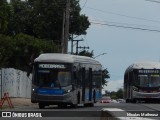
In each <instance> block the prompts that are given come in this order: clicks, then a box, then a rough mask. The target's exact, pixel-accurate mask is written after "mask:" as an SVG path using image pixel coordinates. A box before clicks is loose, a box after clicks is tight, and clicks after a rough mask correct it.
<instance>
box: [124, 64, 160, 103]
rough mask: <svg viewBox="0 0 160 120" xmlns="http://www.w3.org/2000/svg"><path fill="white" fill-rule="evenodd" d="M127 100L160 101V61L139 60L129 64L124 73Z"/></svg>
mask: <svg viewBox="0 0 160 120" xmlns="http://www.w3.org/2000/svg"><path fill="white" fill-rule="evenodd" d="M124 98H125V99H126V102H133V103H135V102H138V101H139V102H142V101H143V102H160V63H158V62H139V63H134V64H132V65H131V66H129V67H128V68H127V70H126V72H125V75H124Z"/></svg>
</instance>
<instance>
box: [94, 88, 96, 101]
mask: <svg viewBox="0 0 160 120" xmlns="http://www.w3.org/2000/svg"><path fill="white" fill-rule="evenodd" d="M93 101H94V103H96V92H95V90H94V92H93Z"/></svg>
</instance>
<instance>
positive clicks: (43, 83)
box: [36, 69, 71, 88]
mask: <svg viewBox="0 0 160 120" xmlns="http://www.w3.org/2000/svg"><path fill="white" fill-rule="evenodd" d="M36 81H37V85H38V86H40V87H51V88H54V87H65V86H68V85H70V84H71V72H69V71H66V70H53V69H51V70H49V69H47V70H43V69H40V70H38V71H37V80H36Z"/></svg>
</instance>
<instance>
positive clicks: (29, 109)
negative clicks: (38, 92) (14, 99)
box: [0, 103, 160, 120]
mask: <svg viewBox="0 0 160 120" xmlns="http://www.w3.org/2000/svg"><path fill="white" fill-rule="evenodd" d="M102 111H103V112H102ZM3 112H11V115H12V117H7V118H0V119H1V120H3V119H4V120H6V119H7V120H8V119H9V120H21V119H22V118H21V117H26V118H23V119H28V118H27V117H30V118H29V120H32V119H35V118H32V117H33V116H37V117H38V118H36V120H37V119H38V120H44V119H45V120H64V119H65V120H107V118H108V117H110V116H116V117H118V118H120V119H125V120H128V119H133V118H134V120H136V119H137V120H139V119H140V118H141V119H147V120H148V119H160V104H148V103H136V104H132V103H103V104H101V103H97V104H95V106H94V107H84V106H83V105H79V106H78V108H71V107H70V106H68V107H66V108H58V107H57V106H49V107H46V108H45V109H39V108H38V105H37V104H35V105H32V106H23V107H15V108H14V109H3ZM32 113H34V114H32ZM1 114H2V112H1ZM4 115H5V114H4ZM153 115H154V116H153ZM156 115H158V116H156ZM0 116H1V115H0ZM17 116H18V117H17ZM41 116H42V118H40V117H41ZM112 118H113V117H112Z"/></svg>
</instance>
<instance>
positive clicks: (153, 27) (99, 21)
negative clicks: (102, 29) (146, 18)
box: [89, 19, 160, 29]
mask: <svg viewBox="0 0 160 120" xmlns="http://www.w3.org/2000/svg"><path fill="white" fill-rule="evenodd" d="M89 20H90V19H89ZM90 21H92V22H98V23H110V24H120V25H127V26H138V27H140V26H141V27H149V28H148V29H151V28H152V29H160V28H159V27H157V26H149V25H140V24H129V23H120V22H110V21H101V20H90Z"/></svg>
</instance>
